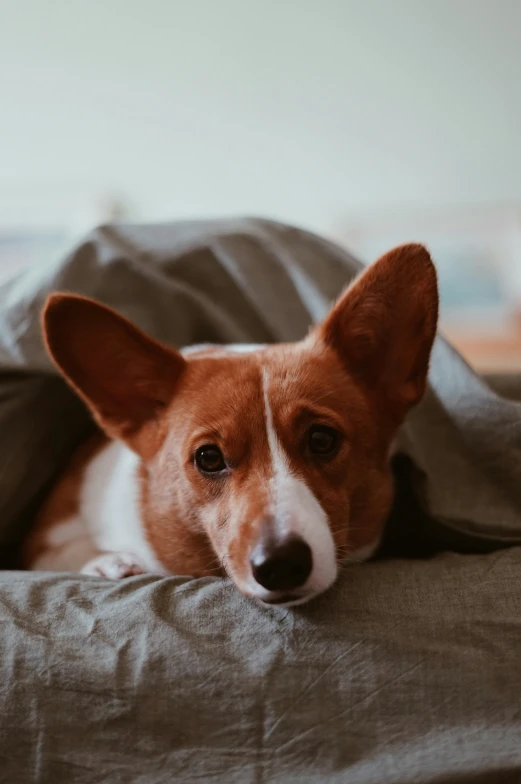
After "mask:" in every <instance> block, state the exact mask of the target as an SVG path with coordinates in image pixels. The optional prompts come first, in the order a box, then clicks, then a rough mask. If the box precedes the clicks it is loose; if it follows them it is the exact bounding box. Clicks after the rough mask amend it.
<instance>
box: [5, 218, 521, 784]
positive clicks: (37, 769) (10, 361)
mask: <svg viewBox="0 0 521 784" xmlns="http://www.w3.org/2000/svg"><path fill="white" fill-rule="evenodd" d="M358 269H359V264H358V263H357V262H356V261H355V260H354V259H353V258H352V257H350V256H349V255H348V254H347V253H345V252H344V251H343V250H341V249H339V248H337V247H335V246H333V245H331V244H330V243H327V242H325V241H324V240H321V239H320V238H317V237H314V236H312V235H309V234H307V233H305V232H302V231H299V230H297V229H294V228H291V227H288V226H282V225H279V224H274V223H271V222H267V221H258V220H238V221H219V222H218V221H216V222H204V223H203V222H191V223H176V224H169V225H162V226H140V227H133V226H125V227H104V228H101V229H98V230H97V231H95V232H94V233H93V234H92V235H91V236H89V237H87V238H86V239H85V241H84V242H82V243H81V244H79V245H78V246H77V247H76V248H74V249H73V251H72V252H71V253H70V254H68V255H66V257H65V258H63V259H59V260H53V261H52V262H50V263H49V264H48V265H47V266H42V267H40V268H38V269H35V270H33V271H31V272H29V273H26V274H25V275H23V276H21V277H19V278H17V279H14V280H12V281H10V282H8V283H6V284H4V285H3V286H2V287H1V288H0V434H1V440H0V455H1V460H0V505H1V514H0V544H1V546H2V555H3V558H4V562H5V563H10V564H11V565H13V563H14V561H13V558H14V554H15V552H16V546H17V544H18V543H19V541H20V539H21V538H22V537H23V534H24V531H25V530H26V528H27V526H28V525H29V523H30V520H31V517H32V515H33V513H34V509H35V508H37V506H38V504H39V502H40V499H41V498H42V496H43V495H44V494H45V492H46V490H47V488H48V485H49V482H51V481H52V479H53V477H55V476H56V473H57V472H59V470H60V468H61V466H62V465H63V464H64V463H65V462H66V460H67V458H68V456H69V455H70V452H71V449H72V448H73V447H74V445H75V444H76V443H78V442H79V441H80V440H81V439H82V438H84V436H85V434H86V433H87V432H88V430H89V428H90V427H91V424H90V420H89V418H88V415H87V413H86V412H85V410H84V409H83V407H82V405H81V404H80V403H79V402H78V401H77V400H76V399H75V398H74V396H73V395H72V393H70V392H69V391H68V390H67V389H66V388H65V386H64V385H63V384H62V382H61V381H60V380H59V379H58V378H57V377H56V375H55V373H54V370H53V368H52V367H51V365H50V363H49V360H48V359H47V357H46V355H45V353H44V351H43V348H42V343H41V337H40V333H39V312H40V309H41V305H42V303H43V301H44V299H45V296H46V295H47V293H48V292H50V291H53V290H57V289H60V290H63V289H66V290H69V291H75V292H80V293H83V294H87V295H90V296H94V297H96V298H98V299H100V300H102V301H104V302H106V303H108V304H110V305H112V306H114V307H116V308H117V309H118V310H120V311H121V312H123V313H124V314H126V315H127V316H128V317H130V318H132V319H133V320H134V321H136V322H137V323H138V324H139V325H140V326H141V327H143V328H144V329H146V330H147V331H148V332H150V333H151V334H153V335H155V336H156V337H158V338H160V339H162V340H165V341H167V342H171V343H172V344H174V345H177V346H183V345H188V344H190V343H195V342H205V341H213V342H230V341H248V342H263V341H278V340H291V339H293V338H298V337H300V336H302V335H303V334H305V332H306V330H307V328H308V326H309V324H310V323H313V322H315V321H317V320H319V319H320V318H321V317H322V316H323V315H324V313H325V311H326V310H327V307H328V305H329V303H330V301H331V300H332V299H333V298H334V297H335V296H336V295H337V294H338V292H339V291H340V290H341V288H342V287H343V285H344V284H345V283H346V282H347V281H348V280H349V279H350V278H352V276H353V275H354V274H356V272H357V271H358ZM520 388H521V384H519V386H518V385H517V383H513V385H509V386H508V394H509V398H508V399H507V397H505V396H503V395H499V394H496V393H495V392H493V391H492V389H491V387H490V386H489V385H488V384H486V383H485V382H484V381H483V380H481V379H479V378H478V377H477V376H476V375H475V374H474V373H473V372H472V371H471V370H470V368H468V366H467V365H466V364H465V363H464V362H463V361H462V360H461V358H460V357H459V356H458V355H457V354H456V353H455V352H454V351H453V350H452V349H451V348H450V347H449V346H448V345H447V344H446V343H445V341H444V340H443V339H442V338H439V339H438V341H437V344H436V347H435V351H434V357H433V362H432V368H431V374H430V389H429V392H428V395H427V396H426V398H425V400H424V402H423V403H422V405H421V406H420V407H418V409H417V410H416V411H415V412H414V414H413V415H412V416H411V417H410V418H409V420H408V422H407V424H406V426H405V427H404V428H403V432H402V436H401V453H402V457H401V458H400V459H399V461H398V464H397V471H398V477H399V494H398V502H397V506H396V509H395V512H394V515H393V518H392V520H391V524H390V527H389V530H390V532H391V534H390V541H389V548H388V552H398V554H400V547H399V546H398V548H397V546H396V543H397V542H398V543H399V544H401V545H404V546H405V545H408V546H409V551H411V550H412V552H408V553H407V554H408V555H411V554H412V555H414V554H415V553H416V554H417V555H418V554H424V555H425V554H426V553H427V552H431V551H432V550H434V549H438V550H440V549H441V550H443V549H446V548H456V549H458V550H459V551H460V554H448V553H439V554H437V555H434V556H431V557H429V558H423V559H416V560H411V559H407V560H405V559H404V558H392V559H387V560H380V561H376V562H374V563H372V564H368V565H364V566H361V567H356V568H353V567H351V568H350V569H346V570H345V572H343V573H342V576H341V578H340V580H339V581H338V584H337V585H336V586H335V588H334V589H333V590H332V591H331V592H330V593H328V594H326V595H325V596H323V597H321V598H320V599H318V600H316V601H315V602H313V603H311V604H310V605H309V606H305V607H303V608H296V609H293V610H283V609H277V608H272V609H266V608H260V607H257V606H256V605H254V604H253V603H252V602H250V601H248V600H247V599H244V598H243V597H241V596H240V595H239V594H238V592H237V591H236V589H235V588H234V587H233V586H232V585H231V584H229V583H228V582H223V581H220V580H215V579H204V580H191V579H189V578H185V577H178V578H169V579H158V578H154V577H135V578H130V579H128V580H126V581H124V582H122V583H110V582H107V581H102V580H98V579H95V578H88V577H79V576H74V575H73V576H71V575H41V574H24V573H22V572H17V571H4V572H3V573H0V628H1V634H0V651H1V660H0V704H1V706H2V712H1V715H0V781H6V782H9V783H11V782H13V784H15V783H17V782H56V783H58V784H59V782H101V781H103V782H105V781H106V782H110V783H111V784H112V783H114V784H119V782H147V783H148V782H151V784H152V783H153V782H170V781H192V780H193V781H216V782H217V781H218V782H227V783H228V782H241V784H242V782H245V783H248V782H252V783H253V782H255V783H259V782H323V781H324V782H353V783H354V784H365V783H366V782H367V783H369V782H371V783H374V784H387V782H389V784H390V783H391V782H393V783H394V782H396V784H408V782H429V783H432V784H442V783H444V782H447V784H449V783H450V782H480V783H481V782H496V781H497V782H510V781H512V782H519V781H521V709H520V699H519V695H520V694H521V668H520V667H519V651H520V650H521V579H520V578H521V549H520V548H518V547H516V546H515V545H517V544H521V515H520V510H521V416H520V414H521V404H520V403H519V402H516V400H515V399H514V398H516V396H518V393H519V390H520ZM394 534H396V535H394ZM393 537H394V538H393ZM393 542H394V551H393ZM425 543H428V545H429V546H428V547H427V548H425V546H424V545H425ZM411 545H412V546H411ZM415 548H417V549H416V550H415ZM405 549H407V548H405ZM463 552H465V553H467V554H465V555H463V554H461V553H463ZM473 553H474V554H473ZM478 553H481V554H478Z"/></svg>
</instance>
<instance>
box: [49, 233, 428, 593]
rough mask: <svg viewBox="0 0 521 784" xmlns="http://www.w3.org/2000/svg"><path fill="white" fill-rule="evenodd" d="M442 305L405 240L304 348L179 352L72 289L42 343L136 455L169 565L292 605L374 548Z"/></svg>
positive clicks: (145, 507)
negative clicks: (400, 433)
mask: <svg viewBox="0 0 521 784" xmlns="http://www.w3.org/2000/svg"><path fill="white" fill-rule="evenodd" d="M437 311H438V295H437V284H436V274H435V270H434V267H433V264H432V262H431V260H430V257H429V254H428V253H427V251H426V250H425V249H424V248H423V247H422V246H420V245H409V246H404V247H401V248H397V249H395V250H393V251H391V252H390V253H388V254H387V255H385V256H383V257H382V258H381V259H379V261H377V262H376V263H375V264H373V265H372V266H371V267H369V268H368V269H367V270H366V271H364V273H363V274H362V275H361V276H360V277H359V278H358V279H357V280H356V281H355V282H354V283H353V284H352V285H351V286H350V287H349V288H348V289H347V290H346V292H345V293H344V294H343V296H342V297H341V298H340V299H339V300H338V302H337V303H336V305H335V306H334V307H333V308H332V310H331V312H330V313H329V315H328V316H327V318H326V319H325V321H324V322H323V324H321V325H320V326H319V327H316V328H314V329H313V330H312V331H311V332H310V334H309V335H308V336H307V337H306V338H305V339H304V340H302V341H301V342H298V343H292V344H284V345H273V346H265V347H241V346H238V347H228V348H226V347H213V348H212V347H210V348H204V347H203V348H201V349H199V350H195V351H187V352H185V354H184V355H183V354H181V353H179V352H177V351H175V350H173V349H171V348H167V347H165V346H163V345H160V344H159V343H157V342H156V341H154V340H152V339H151V338H149V337H147V336H146V335H144V334H143V333H142V332H141V331H140V330H138V329H137V328H136V327H135V326H133V325H132V324H131V323H130V322H129V321H127V320H126V319H124V318H122V317H121V316H120V315H118V314H117V313H116V312H114V311H113V310H111V309H109V308H107V307H105V306H103V305H100V304H99V303H96V302H94V301H92V300H89V299H85V298H82V297H77V296H74V295H68V294H56V295H53V296H52V297H51V298H50V299H49V301H48V304H47V306H46V309H45V312H44V333H45V336H46V340H47V346H48V349H49V352H50V354H51V356H52V357H53V359H54V361H55V362H56V364H57V365H58V367H59V368H60V370H61V372H62V373H63V375H64V376H65V378H66V379H67V380H68V381H69V383H70V384H71V385H72V386H73V387H74V388H75V389H76V391H77V392H78V393H79V394H80V395H81V396H82V397H83V399H84V400H85V401H86V402H87V404H88V405H89V406H90V408H91V409H92V411H93V413H94V416H95V418H96V420H97V421H98V423H99V424H100V425H101V427H102V428H103V429H104V430H105V431H106V432H107V434H108V435H110V436H112V437H115V438H118V439H121V440H123V441H124V442H126V444H127V445H128V446H129V447H130V448H131V449H132V450H134V451H135V452H136V453H137V454H138V455H139V457H140V471H139V476H138V477H137V481H139V484H140V502H141V510H142V517H143V520H144V524H145V528H146V533H147V536H148V539H149V541H150V544H151V545H152V547H153V548H154V550H155V552H156V554H157V556H158V559H159V560H160V561H161V562H162V563H163V564H164V566H165V567H166V568H167V569H168V570H170V571H172V572H173V573H177V574H192V575H196V576H202V575H209V574H220V573H224V572H226V573H228V574H229V576H230V577H231V578H232V579H233V580H234V582H235V584H236V585H237V587H238V588H239V589H240V590H241V591H242V592H243V593H245V594H246V595H248V596H250V597H254V598H256V599H260V600H262V601H264V602H266V603H270V604H275V603H277V604H295V603H299V602H303V601H306V600H308V599H310V598H311V597H313V596H315V595H317V594H319V593H321V592H322V591H324V590H326V589H327V588H328V587H329V586H330V585H331V584H332V583H333V582H334V580H335V578H336V575H337V570H338V564H339V563H340V562H341V561H343V560H345V559H348V560H349V559H353V560H354V559H361V558H364V557H366V556H367V555H368V554H369V553H370V552H371V551H372V550H373V549H374V548H375V546H376V545H377V544H378V541H379V538H380V535H381V530H382V527H383V524H384V521H385V518H386V516H387V513H388V510H389V507H390V504H391V500H392V480H391V473H390V468H389V455H390V450H391V446H392V442H393V439H394V436H395V434H396V432H397V429H398V428H399V426H400V424H401V423H402V421H403V419H404V417H405V415H406V414H407V412H408V410H409V409H410V408H411V406H413V405H415V404H416V403H417V402H418V401H419V400H420V399H421V397H422V395H423V393H424V391H425V386H426V379H427V371H428V364H429V356H430V352H431V348H432V343H433V340H434V335H435V331H436V323H437Z"/></svg>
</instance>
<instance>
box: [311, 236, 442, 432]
mask: <svg viewBox="0 0 521 784" xmlns="http://www.w3.org/2000/svg"><path fill="white" fill-rule="evenodd" d="M437 320H438V286H437V280H436V271H435V268H434V265H433V263H432V261H431V257H430V255H429V253H428V252H427V250H426V249H425V248H424V247H423V246H422V245H404V246H402V247H399V248H395V249H394V250H392V251H390V252H389V253H387V254H385V256H382V257H381V258H380V259H379V260H378V261H376V262H375V263H374V264H373V265H372V266H370V267H369V268H368V269H367V270H365V271H364V272H363V273H362V275H361V276H360V277H359V278H358V279H357V280H355V281H354V283H353V284H352V285H351V286H350V287H349V288H348V289H347V291H346V292H345V293H344V295H343V296H342V297H341V298H340V300H339V301H338V302H337V303H336V305H335V306H334V307H333V309H332V311H331V312H330V314H329V316H328V317H327V318H326V320H325V322H324V323H323V324H322V325H321V327H320V328H319V330H320V333H321V336H322V339H323V340H324V341H325V342H326V343H328V344H329V345H331V346H333V347H334V348H335V349H336V351H337V352H338V353H339V354H340V356H341V358H342V360H343V361H344V364H345V365H346V367H347V369H348V371H349V373H350V374H351V375H353V376H354V377H356V378H357V379H358V380H359V381H360V382H361V383H362V384H364V385H365V386H366V387H367V388H368V389H369V391H371V392H375V393H377V394H378V398H377V400H378V402H379V403H380V405H381V404H386V407H387V406H388V407H390V409H391V412H392V413H393V415H394V416H395V417H396V418H397V419H398V420H401V419H402V418H403V417H404V416H405V414H406V413H407V411H408V409H409V408H410V407H411V406H413V405H414V404H415V403H418V402H419V400H420V399H421V398H422V396H423V394H424V392H425V388H426V384H427V372H428V367H429V358H430V353H431V349H432V344H433V342H434V337H435V334H436V325H437Z"/></svg>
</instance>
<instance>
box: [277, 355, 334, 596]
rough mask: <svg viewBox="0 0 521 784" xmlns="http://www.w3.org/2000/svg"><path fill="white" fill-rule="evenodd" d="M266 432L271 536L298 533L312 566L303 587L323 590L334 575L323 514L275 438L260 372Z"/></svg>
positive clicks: (327, 530)
mask: <svg viewBox="0 0 521 784" xmlns="http://www.w3.org/2000/svg"><path fill="white" fill-rule="evenodd" d="M262 382H263V392H264V409H265V415H266V432H267V436H268V444H269V448H270V453H271V460H272V467H273V474H272V478H271V481H270V502H271V514H272V515H273V519H274V522H275V525H276V531H275V532H274V533H275V535H279V536H287V535H288V534H295V535H296V536H300V537H301V538H302V539H303V540H304V541H305V542H306V543H307V544H308V545H309V547H310V548H311V552H312V555H313V569H312V572H311V575H310V576H309V579H308V580H307V582H306V584H305V585H304V586H303V590H304V591H306V592H308V593H311V594H315V593H320V592H321V591H325V590H326V588H329V586H330V585H332V583H333V582H334V581H335V579H336V576H337V560H336V551H335V543H334V541H333V537H332V535H331V530H330V528H329V525H328V520H327V515H326V513H325V512H324V510H323V509H322V506H321V505H320V503H319V502H318V500H317V499H316V498H315V495H314V494H313V493H312V491H311V490H310V489H309V487H308V486H307V484H306V482H305V481H304V480H303V479H299V478H298V477H297V476H295V475H294V474H293V473H292V471H291V467H290V465H289V462H288V458H287V456H286V454H285V452H284V449H283V447H282V444H281V443H280V441H279V439H278V437H277V431H276V429H275V424H274V421H273V411H272V408H271V404H270V399H269V375H268V371H267V369H266V368H263V372H262Z"/></svg>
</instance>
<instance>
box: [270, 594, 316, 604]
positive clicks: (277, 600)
mask: <svg viewBox="0 0 521 784" xmlns="http://www.w3.org/2000/svg"><path fill="white" fill-rule="evenodd" d="M302 598H306V597H302V596H296V595H295V594H292V593H285V594H283V595H282V596H274V597H273V598H271V599H270V598H269V597H266V599H261V601H262V602H263V603H264V604H293V602H295V601H299V599H302Z"/></svg>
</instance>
